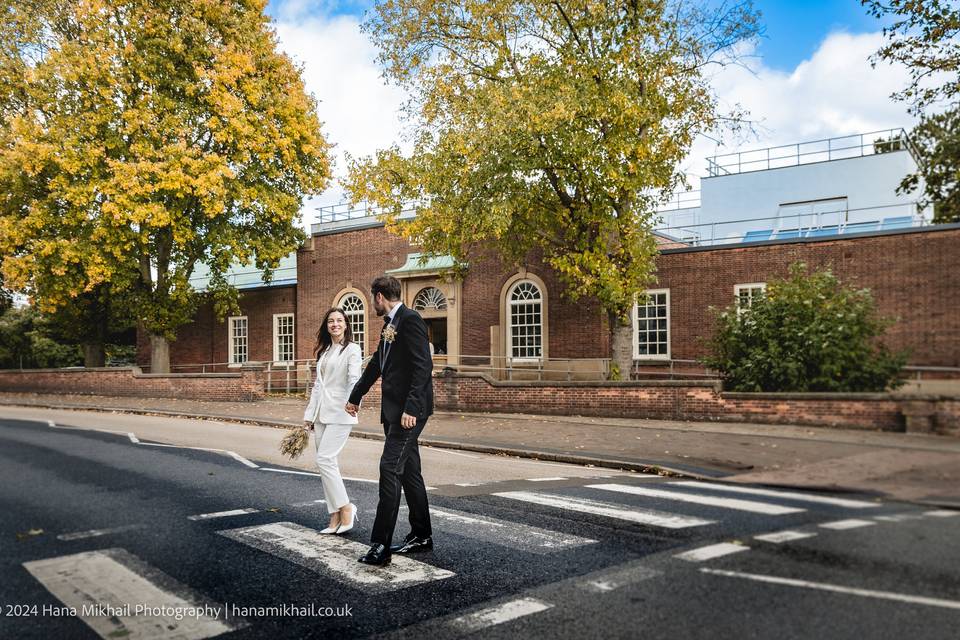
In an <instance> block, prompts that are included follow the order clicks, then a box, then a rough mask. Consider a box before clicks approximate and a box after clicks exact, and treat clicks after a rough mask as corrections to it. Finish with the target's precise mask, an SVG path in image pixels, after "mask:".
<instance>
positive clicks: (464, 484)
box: [453, 482, 486, 487]
mask: <svg viewBox="0 0 960 640" xmlns="http://www.w3.org/2000/svg"><path fill="white" fill-rule="evenodd" d="M484 484H486V483H485V482H454V483H453V486H455V487H482V486H483V485H484Z"/></svg>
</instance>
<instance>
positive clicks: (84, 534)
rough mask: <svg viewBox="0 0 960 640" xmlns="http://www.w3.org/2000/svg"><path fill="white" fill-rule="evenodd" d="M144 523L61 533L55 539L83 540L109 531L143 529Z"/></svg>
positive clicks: (107, 533)
mask: <svg viewBox="0 0 960 640" xmlns="http://www.w3.org/2000/svg"><path fill="white" fill-rule="evenodd" d="M145 526H146V525H142V524H128V525H124V526H122V527H112V528H110V529H90V530H89V531H76V532H74V533H61V534H60V535H58V536H57V540H64V541H70V540H83V539H86V538H97V537H99V536H106V535H109V534H111V533H123V532H124V531H133V530H134V529H143V528H144V527H145Z"/></svg>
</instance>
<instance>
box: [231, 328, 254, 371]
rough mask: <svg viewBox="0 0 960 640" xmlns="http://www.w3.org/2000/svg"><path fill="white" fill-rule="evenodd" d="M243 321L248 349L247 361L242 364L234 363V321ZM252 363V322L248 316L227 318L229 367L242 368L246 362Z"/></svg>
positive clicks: (241, 362)
mask: <svg viewBox="0 0 960 640" xmlns="http://www.w3.org/2000/svg"><path fill="white" fill-rule="evenodd" d="M235 320H243V322H244V328H245V330H246V335H244V336H243V337H244V340H246V342H245V347H246V351H247V353H246V356H247V358H246V360H242V361H240V362H234V347H233V343H234V337H235V336H234V321H235ZM249 361H250V320H249V319H248V318H247V316H230V317H229V318H227V366H228V367H242V366H243V364H244V363H245V362H249Z"/></svg>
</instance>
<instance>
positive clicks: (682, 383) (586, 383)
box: [435, 371, 720, 391]
mask: <svg viewBox="0 0 960 640" xmlns="http://www.w3.org/2000/svg"><path fill="white" fill-rule="evenodd" d="M444 378H480V379H482V380H485V381H486V382H487V383H489V384H490V385H491V386H494V387H564V388H590V387H599V388H603V389H611V388H612V389H618V388H631V389H639V388H643V387H700V388H705V389H716V390H718V391H719V390H720V382H719V381H716V380H495V379H493V378H491V377H490V376H489V375H487V374H486V373H479V372H472V371H470V372H463V373H455V372H443V371H441V372H439V373H438V374H437V375H436V376H435V379H437V380H443V379H444Z"/></svg>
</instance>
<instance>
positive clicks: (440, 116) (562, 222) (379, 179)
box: [346, 0, 758, 372]
mask: <svg viewBox="0 0 960 640" xmlns="http://www.w3.org/2000/svg"><path fill="white" fill-rule="evenodd" d="M757 17H758V16H757V14H756V13H755V12H754V11H753V10H752V6H751V5H750V4H749V3H740V4H735V5H733V6H726V5H724V6H723V7H721V8H720V9H719V10H713V9H705V8H702V7H701V6H700V3H693V2H686V1H674V2H666V1H658V0H651V1H645V2H634V1H615V0H608V1H596V0H558V1H545V0H491V1H487V0H461V1H459V2H453V3H451V2H442V1H440V0H387V1H386V2H382V3H380V4H378V5H377V7H376V9H375V12H374V14H373V16H372V17H371V18H369V19H368V20H367V21H366V22H365V24H364V29H365V30H366V32H367V33H369V34H370V36H371V37H372V39H373V41H374V42H375V43H376V45H377V46H378V47H379V50H380V58H379V60H380V62H381V63H382V65H383V67H384V71H385V75H386V77H387V78H388V79H390V80H392V81H395V82H397V83H399V84H400V85H402V86H403V87H405V88H406V89H407V90H408V92H409V94H410V95H411V96H412V97H411V99H410V101H409V103H408V104H407V105H406V107H405V111H406V115H407V116H408V117H409V122H410V126H411V135H410V139H411V141H412V152H411V153H410V154H409V155H404V154H403V153H401V151H400V150H399V149H398V148H396V147H395V148H391V149H386V150H382V151H380V152H378V153H377V154H376V155H375V157H372V158H363V159H351V160H350V162H349V164H350V175H349V178H348V180H347V184H346V187H347V191H348V192H349V193H350V195H351V198H352V199H353V200H354V201H355V202H360V201H365V202H370V203H373V204H375V205H377V206H379V207H382V208H383V210H384V212H385V213H384V218H385V220H386V222H387V224H388V226H389V227H390V228H391V229H392V230H395V231H398V232H399V233H400V234H402V235H403V236H405V237H407V238H408V239H410V240H411V241H412V242H413V243H414V244H417V245H419V246H420V247H421V248H422V249H423V250H424V251H425V252H426V253H428V254H449V255H452V256H453V257H454V258H455V259H456V260H457V262H458V263H459V264H465V263H467V262H468V261H469V259H470V257H471V255H476V254H477V253H479V252H482V251H484V250H486V249H487V248H489V247H494V248H496V250H497V251H498V252H499V253H500V255H501V256H503V257H504V258H506V259H507V260H509V261H512V262H515V263H519V262H522V261H523V260H525V259H526V257H527V256H528V255H529V254H530V253H531V252H532V251H535V252H537V253H539V255H541V256H542V257H543V259H544V261H545V262H546V263H547V264H548V265H549V266H550V267H551V268H552V269H554V270H555V271H556V272H557V273H558V274H559V275H560V277H561V278H562V281H563V283H564V285H565V293H566V294H567V295H568V296H569V297H570V298H571V299H573V300H576V299H578V298H582V297H585V296H592V297H595V298H597V299H598V300H599V303H600V305H601V306H602V308H603V310H604V311H605V312H606V314H607V317H608V320H609V326H610V328H611V331H612V339H613V352H614V360H615V362H616V363H617V364H618V365H619V368H620V370H621V371H624V372H629V371H630V370H631V366H632V338H631V335H630V322H629V317H628V315H629V311H630V309H631V308H632V305H633V303H634V300H635V299H636V298H637V296H638V294H639V293H640V292H641V291H643V289H645V288H646V287H647V286H649V284H650V283H651V282H652V280H653V276H652V273H653V270H654V256H655V254H656V244H655V241H654V238H653V235H652V233H651V225H652V222H653V212H654V210H655V207H656V205H657V203H658V202H660V201H661V200H662V199H663V198H664V197H666V196H668V195H669V194H670V193H671V192H673V190H674V189H675V188H676V187H678V186H679V185H680V184H682V182H683V178H682V176H681V174H680V173H678V171H677V165H678V163H679V161H680V160H681V159H683V158H684V157H685V156H686V155H687V153H688V151H689V149H690V145H691V143H692V142H693V140H694V139H695V138H696V137H697V136H698V135H700V134H702V133H704V132H707V131H711V130H714V129H715V128H717V127H718V125H720V124H722V123H734V124H735V123H738V122H741V116H742V114H740V113H733V114H730V115H724V114H722V113H721V112H720V110H719V108H718V104H717V99H716V96H715V95H714V93H713V91H712V89H711V87H710V85H709V82H708V80H709V78H708V69H709V68H710V66H711V65H719V64H724V63H725V62H728V61H730V60H732V59H733V58H732V57H731V56H732V53H731V52H732V50H733V47H734V45H736V44H738V43H740V42H742V41H744V40H745V39H748V38H752V37H754V36H755V35H756V34H757V33H758V27H757ZM411 202H413V203H416V204H415V208H416V216H415V217H414V218H413V219H412V220H409V221H404V220H400V217H401V213H403V212H404V210H405V209H406V208H407V207H408V206H409V203H411Z"/></svg>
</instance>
